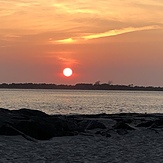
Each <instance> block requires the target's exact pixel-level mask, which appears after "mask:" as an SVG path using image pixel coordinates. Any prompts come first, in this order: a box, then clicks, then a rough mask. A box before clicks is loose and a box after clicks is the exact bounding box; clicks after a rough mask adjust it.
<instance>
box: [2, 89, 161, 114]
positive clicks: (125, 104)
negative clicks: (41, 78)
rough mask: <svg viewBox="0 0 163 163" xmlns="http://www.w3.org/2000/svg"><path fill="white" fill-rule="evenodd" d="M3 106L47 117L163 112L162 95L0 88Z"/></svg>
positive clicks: (142, 92) (143, 92) (137, 92)
mask: <svg viewBox="0 0 163 163" xmlns="http://www.w3.org/2000/svg"><path fill="white" fill-rule="evenodd" d="M0 107H1V108H7V109H20V108H29V109H37V110H41V111H44V112H46V113H48V114H98V113H119V112H133V113H135V112H138V113H163V92H146V91H108V90H107V91H106V90H98V91H96V90H91V91H90V90H88V91H87V90H86V91H85V90H41V89H39V90H29V89H28V90H18V89H0Z"/></svg>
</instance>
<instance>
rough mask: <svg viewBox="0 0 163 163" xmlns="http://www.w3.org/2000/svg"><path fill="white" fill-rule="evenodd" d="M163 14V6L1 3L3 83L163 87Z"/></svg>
mask: <svg viewBox="0 0 163 163" xmlns="http://www.w3.org/2000/svg"><path fill="white" fill-rule="evenodd" d="M162 9H163V1H162V0H143V1H142V0H125V1H119V0H114V1H113V0H110V1H108V0H101V1H99V2H96V1H93V0H7V1H6V0H0V22H1V25H0V83H2V82H7V83H12V82H36V83H42V82H45V83H56V84H75V83H94V82H96V81H98V80H100V81H101V82H102V83H103V82H108V81H110V80H111V81H113V84H134V85H153V86H163V75H162V70H163V10H162ZM65 67H71V68H72V69H73V72H74V74H73V76H72V77H69V78H66V77H64V76H63V75H62V70H63V68H65Z"/></svg>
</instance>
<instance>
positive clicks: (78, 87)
mask: <svg viewBox="0 0 163 163" xmlns="http://www.w3.org/2000/svg"><path fill="white" fill-rule="evenodd" d="M0 89H72V90H126V91H163V87H154V86H134V85H132V84H130V85H112V84H106V83H103V84H90V83H78V84H75V85H64V84H59V85H57V84H46V83H38V84H37V83H11V84H7V83H2V84H0Z"/></svg>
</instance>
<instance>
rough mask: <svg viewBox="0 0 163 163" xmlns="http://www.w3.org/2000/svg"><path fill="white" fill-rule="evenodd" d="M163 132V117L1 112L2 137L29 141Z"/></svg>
mask: <svg viewBox="0 0 163 163" xmlns="http://www.w3.org/2000/svg"><path fill="white" fill-rule="evenodd" d="M162 129H163V114H139V113H121V114H97V115H48V114H46V113H44V112H41V111H38V110H30V109H20V110H8V109H3V108H1V109H0V135H8V136H15V135H21V136H23V137H24V138H26V139H27V140H30V141H38V140H49V139H51V138H53V137H63V136H75V135H86V136H92V135H93V136H95V135H101V136H103V137H107V138H109V137H112V135H113V134H118V135H120V136H123V135H126V134H128V133H129V132H132V131H140V130H141V131H143V130H152V131H154V132H156V133H159V132H160V131H162Z"/></svg>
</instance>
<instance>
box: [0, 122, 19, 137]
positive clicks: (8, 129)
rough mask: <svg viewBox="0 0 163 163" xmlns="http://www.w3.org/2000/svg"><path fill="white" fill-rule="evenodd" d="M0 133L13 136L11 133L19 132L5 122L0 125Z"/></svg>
mask: <svg viewBox="0 0 163 163" xmlns="http://www.w3.org/2000/svg"><path fill="white" fill-rule="evenodd" d="M0 135H9V136H13V135H19V133H18V132H17V131H15V130H14V129H13V128H11V127H10V126H9V125H7V124H6V125H3V126H1V127H0Z"/></svg>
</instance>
